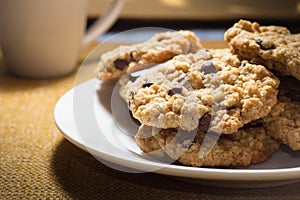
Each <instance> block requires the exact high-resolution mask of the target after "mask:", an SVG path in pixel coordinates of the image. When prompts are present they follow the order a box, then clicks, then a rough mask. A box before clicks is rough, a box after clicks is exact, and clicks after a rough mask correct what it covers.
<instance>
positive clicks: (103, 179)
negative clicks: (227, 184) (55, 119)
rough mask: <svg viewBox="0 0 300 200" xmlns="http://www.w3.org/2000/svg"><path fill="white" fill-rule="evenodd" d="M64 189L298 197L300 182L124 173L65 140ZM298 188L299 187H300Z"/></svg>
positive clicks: (60, 159)
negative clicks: (256, 184)
mask: <svg viewBox="0 0 300 200" xmlns="http://www.w3.org/2000/svg"><path fill="white" fill-rule="evenodd" d="M52 170H53V173H54V177H55V179H56V181H57V182H58V183H59V184H60V185H61V188H62V189H63V190H62V192H64V193H65V194H66V196H70V197H71V198H72V199H105V200H106V199H161V200H164V199H167V200H170V199H230V200H231V199H236V200H237V199H266V198H267V199H269V198H270V197H272V200H273V199H274V200H276V199H295V198H296V199H297V198H299V195H300V190H299V188H300V184H293V185H287V186H281V187H276V188H261V189H228V188H214V187H208V186H203V185H194V184H190V183H186V182H181V181H177V180H175V179H172V178H168V177H167V176H163V175H158V174H153V173H125V172H120V171H117V170H114V169H111V168H109V167H107V166H106V165H104V164H102V163H101V162H100V161H98V160H97V159H95V158H94V157H93V156H91V155H90V154H88V153H86V152H84V151H82V150H80V149H79V148H77V147H75V146H74V145H73V144H71V143H70V142H68V141H67V140H65V139H63V140H62V141H61V142H60V143H59V144H58V146H57V147H56V150H55V152H54V154H53V157H52ZM297 188H298V189H297Z"/></svg>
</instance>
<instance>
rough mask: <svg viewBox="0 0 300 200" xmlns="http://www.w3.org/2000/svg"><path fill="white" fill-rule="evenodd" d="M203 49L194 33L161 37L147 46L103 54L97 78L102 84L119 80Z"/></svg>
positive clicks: (131, 47) (119, 48)
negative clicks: (129, 74)
mask: <svg viewBox="0 0 300 200" xmlns="http://www.w3.org/2000/svg"><path fill="white" fill-rule="evenodd" d="M201 48H202V46H201V44H200V40H199V39H198V38H197V37H196V36H195V34H194V33H193V32H191V31H183V30H182V31H177V32H175V31H174V32H164V33H158V34H156V35H155V36H154V37H152V38H151V39H149V40H148V41H146V42H143V43H138V44H134V45H129V46H120V47H118V48H116V49H114V50H112V51H110V52H107V53H105V54H103V55H102V56H101V58H100V61H99V64H98V69H97V77H98V78H99V79H101V80H107V79H113V78H119V77H120V76H121V75H122V74H124V73H125V72H131V71H136V70H139V69H142V68H146V67H149V66H151V65H155V64H158V63H162V62H165V61H167V60H169V59H171V58H173V57H174V56H175V55H178V54H187V53H194V52H196V51H197V50H199V49H201Z"/></svg>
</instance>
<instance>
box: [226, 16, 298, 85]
mask: <svg viewBox="0 0 300 200" xmlns="http://www.w3.org/2000/svg"><path fill="white" fill-rule="evenodd" d="M224 38H225V40H226V41H227V42H228V43H229V46H230V47H231V48H232V50H233V52H234V53H237V54H239V55H240V56H241V57H242V58H245V59H248V60H249V61H250V62H252V63H258V64H263V65H265V66H266V67H268V68H269V69H271V70H274V71H277V72H279V73H280V74H282V75H290V76H294V77H295V78H297V79H299V80H300V67H299V66H300V34H291V33H290V31H289V30H288V29H287V28H285V27H281V26H260V25H259V24H258V23H256V22H254V23H251V22H249V21H246V20H240V21H239V22H238V23H236V24H234V26H233V27H232V28H230V29H228V30H227V31H226V32H225V36H224Z"/></svg>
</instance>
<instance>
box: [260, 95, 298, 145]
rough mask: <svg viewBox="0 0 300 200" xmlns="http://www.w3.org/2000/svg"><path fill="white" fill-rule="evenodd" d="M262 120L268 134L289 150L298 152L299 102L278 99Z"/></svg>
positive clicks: (283, 98)
mask: <svg viewBox="0 0 300 200" xmlns="http://www.w3.org/2000/svg"><path fill="white" fill-rule="evenodd" d="M263 120H264V126H265V128H266V130H267V132H268V134H270V135H271V136H272V137H273V138H275V139H277V140H279V141H280V142H281V143H283V144H286V145H288V146H289V147H290V148H291V149H293V150H300V102H297V101H292V100H291V99H289V98H287V97H280V98H279V102H278V103H277V104H276V106H275V107H274V109H273V110H272V111H271V113H270V114H269V115H268V117H266V118H264V119H263Z"/></svg>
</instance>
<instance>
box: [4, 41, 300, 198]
mask: <svg viewBox="0 0 300 200" xmlns="http://www.w3.org/2000/svg"><path fill="white" fill-rule="evenodd" d="M211 45H212V46H214V44H213V43H212V44H211ZM0 71H1V72H0V199H162V200H164V199H166V200H170V199H222V200H223V199H224V200H225V199H228V200H245V199H251V200H255V199H262V200H267V199H270V200H279V199H280V200H288V199H300V183H296V184H290V185H285V186H280V187H275V188H258V189H237V188H235V189H230V188H217V187H209V186H205V185H199V184H190V183H187V182H184V181H179V180H176V179H173V178H170V177H166V176H163V175H158V174H154V173H142V174H134V173H125V172H120V171H117V170H114V169H111V168H109V167H107V166H106V165H103V164H102V163H101V162H99V161H98V160H96V159H95V158H94V157H93V156H91V155H90V154H88V153H86V152H84V151H82V150H80V149H79V148H77V147H76V146H75V145H73V144H71V143H70V142H68V141H67V140H66V139H64V137H63V135H62V134H61V133H60V131H59V130H58V128H57V127H56V125H55V122H54V119H53V108H54V106H55V103H56V101H57V100H58V98H59V97H60V96H61V95H63V94H64V93H65V92H66V91H67V90H69V89H71V88H72V87H73V85H74V82H75V77H76V73H73V74H71V75H69V76H65V77H63V78H56V79H39V80H34V79H23V78H17V77H15V76H13V75H10V74H8V73H6V72H5V71H4V70H3V66H1V67H0Z"/></svg>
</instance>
